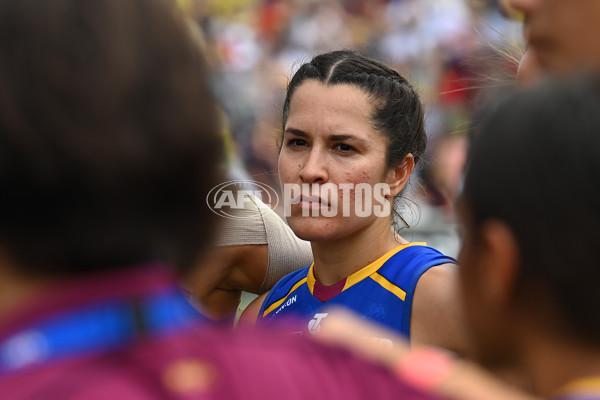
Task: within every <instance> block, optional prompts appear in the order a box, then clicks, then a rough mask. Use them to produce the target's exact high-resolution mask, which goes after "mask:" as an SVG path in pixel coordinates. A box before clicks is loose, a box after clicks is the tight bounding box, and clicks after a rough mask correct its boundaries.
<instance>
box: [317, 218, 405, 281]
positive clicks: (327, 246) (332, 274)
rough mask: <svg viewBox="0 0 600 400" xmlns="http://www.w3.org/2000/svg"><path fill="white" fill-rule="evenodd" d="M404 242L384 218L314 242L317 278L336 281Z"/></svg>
mask: <svg viewBox="0 0 600 400" xmlns="http://www.w3.org/2000/svg"><path fill="white" fill-rule="evenodd" d="M384 222H387V223H384ZM404 243H407V242H406V241H405V240H404V239H402V238H401V237H400V236H398V235H396V234H395V233H394V231H393V229H392V227H391V225H390V224H389V222H388V221H383V220H382V221H381V222H380V221H376V222H375V223H373V224H371V225H369V226H367V227H366V228H364V229H362V230H360V231H357V232H355V233H354V234H352V235H349V236H346V237H344V238H341V239H337V240H329V241H325V242H312V243H311V246H312V251H313V257H314V261H315V267H314V272H315V278H316V279H317V280H318V281H319V282H320V283H322V284H323V285H328V286H330V285H333V284H334V283H336V282H339V281H340V280H342V279H344V278H346V277H348V276H350V275H352V274H353V273H354V272H356V271H358V270H360V269H362V268H363V267H365V266H367V265H369V264H370V263H372V262H373V261H375V260H377V259H378V258H379V257H381V256H382V255H384V254H385V253H387V252H388V251H390V250H392V249H393V248H395V247H397V246H399V245H400V244H404Z"/></svg>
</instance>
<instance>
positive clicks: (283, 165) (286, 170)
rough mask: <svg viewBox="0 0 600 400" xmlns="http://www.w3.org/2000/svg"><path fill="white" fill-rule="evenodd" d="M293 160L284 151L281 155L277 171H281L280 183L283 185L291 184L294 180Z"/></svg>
mask: <svg viewBox="0 0 600 400" xmlns="http://www.w3.org/2000/svg"><path fill="white" fill-rule="evenodd" d="M292 167H293V164H292V160H291V159H290V157H289V155H288V154H286V153H285V152H284V151H283V150H282V152H281V153H279V160H278V162H277V170H278V171H279V181H280V182H282V183H285V182H290V181H291V180H292V176H293V171H294V169H293V168H292Z"/></svg>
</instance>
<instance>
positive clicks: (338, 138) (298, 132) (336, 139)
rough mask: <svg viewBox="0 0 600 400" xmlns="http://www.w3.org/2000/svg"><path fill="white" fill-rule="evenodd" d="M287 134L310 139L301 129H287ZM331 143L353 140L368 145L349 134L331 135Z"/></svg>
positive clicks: (329, 138)
mask: <svg viewBox="0 0 600 400" xmlns="http://www.w3.org/2000/svg"><path fill="white" fill-rule="evenodd" d="M285 133H291V134H292V135H296V136H300V137H305V138H307V137H308V134H307V133H306V132H304V131H302V130H300V129H296V128H287V129H286V130H285ZM327 139H328V140H329V141H331V142H341V141H346V140H353V141H356V142H359V143H366V141H365V140H364V139H362V138H359V137H357V136H354V135H349V134H343V135H329V137H328V138H327Z"/></svg>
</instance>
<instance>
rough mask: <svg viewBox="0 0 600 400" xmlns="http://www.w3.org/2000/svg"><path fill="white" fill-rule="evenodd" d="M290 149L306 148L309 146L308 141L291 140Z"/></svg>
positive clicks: (289, 141) (288, 143)
mask: <svg viewBox="0 0 600 400" xmlns="http://www.w3.org/2000/svg"><path fill="white" fill-rule="evenodd" d="M287 145H288V147H305V146H308V143H307V142H306V140H302V139H290V140H288V142H287Z"/></svg>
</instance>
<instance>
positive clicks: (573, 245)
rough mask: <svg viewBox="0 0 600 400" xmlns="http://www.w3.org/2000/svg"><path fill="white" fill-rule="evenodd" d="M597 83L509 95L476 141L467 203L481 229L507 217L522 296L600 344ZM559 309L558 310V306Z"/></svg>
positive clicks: (560, 328)
mask: <svg viewBox="0 0 600 400" xmlns="http://www.w3.org/2000/svg"><path fill="white" fill-rule="evenodd" d="M599 82H600V81H598V79H597V78H593V79H590V78H589V77H587V78H586V79H582V78H579V79H577V80H571V81H567V82H550V83H544V84H542V85H541V86H540V87H537V88H535V89H532V90H529V91H527V92H524V93H519V94H517V95H516V96H512V97H510V98H509V99H507V100H505V101H503V102H502V103H501V104H500V105H499V106H498V107H497V108H496V109H494V110H493V112H492V113H491V115H488V116H486V117H485V119H484V121H483V122H482V125H481V126H480V127H479V128H480V129H478V132H477V134H476V135H475V137H474V140H473V143H472V149H471V153H470V163H469V166H468V168H467V172H466V175H465V180H464V187H463V195H462V196H463V200H464V201H465V203H466V205H467V208H468V210H469V216H470V222H471V223H472V224H473V227H474V229H475V231H477V230H480V229H481V227H482V226H483V225H484V224H485V223H486V222H488V221H492V220H499V221H501V222H503V223H505V224H506V225H507V226H508V227H509V229H510V230H511V231H512V232H513V234H514V236H515V240H516V243H517V244H518V251H519V254H518V257H519V259H518V262H519V269H518V276H517V278H516V285H515V287H516V289H515V291H516V292H515V295H516V299H515V301H517V302H519V303H518V304H520V305H519V307H527V306H531V307H532V308H531V311H532V312H533V313H534V314H532V315H538V317H540V316H550V318H552V319H553V322H554V325H555V327H554V328H556V329H555V331H556V332H562V333H563V334H567V335H569V336H570V337H575V338H577V339H578V340H583V341H585V342H586V343H589V344H592V345H598V344H599V343H600V342H599V339H598V338H599V337H600V321H599V320H598V319H597V318H594V316H595V315H597V314H598V313H599V312H600V291H598V288H597V282H596V280H595V279H590V277H593V276H596V274H597V271H596V270H597V266H596V258H597V254H596V253H597V249H598V248H600V236H598V229H599V228H600V196H599V194H598V190H597V188H596V186H595V185H596V182H600V158H598V151H599V150H600V134H599V130H600V84H599ZM551 310H552V311H551Z"/></svg>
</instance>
